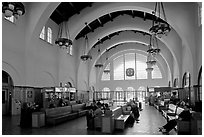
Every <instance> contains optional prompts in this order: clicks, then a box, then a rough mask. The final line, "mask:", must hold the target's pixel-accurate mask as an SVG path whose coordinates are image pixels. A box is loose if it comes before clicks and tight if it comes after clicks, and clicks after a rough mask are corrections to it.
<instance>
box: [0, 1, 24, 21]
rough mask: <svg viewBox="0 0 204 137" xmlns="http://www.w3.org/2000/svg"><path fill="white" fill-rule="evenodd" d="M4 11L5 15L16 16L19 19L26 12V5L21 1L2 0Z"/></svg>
mask: <svg viewBox="0 0 204 137" xmlns="http://www.w3.org/2000/svg"><path fill="white" fill-rule="evenodd" d="M2 12H3V13H4V16H5V17H11V16H14V17H15V18H16V19H18V17H19V16H21V15H23V14H24V13H25V7H24V5H23V3H21V2H2Z"/></svg>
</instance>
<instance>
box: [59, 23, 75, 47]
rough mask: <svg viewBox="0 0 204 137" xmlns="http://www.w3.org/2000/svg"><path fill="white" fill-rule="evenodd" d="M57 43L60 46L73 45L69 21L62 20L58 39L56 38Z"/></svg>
mask: <svg viewBox="0 0 204 137" xmlns="http://www.w3.org/2000/svg"><path fill="white" fill-rule="evenodd" d="M55 44H57V45H58V46H59V47H60V48H66V49H67V48H68V47H69V46H70V45H72V40H71V39H70V36H69V29H68V27H67V22H65V21H64V22H62V23H61V24H60V25H59V32H58V35H57V39H56V40H55Z"/></svg>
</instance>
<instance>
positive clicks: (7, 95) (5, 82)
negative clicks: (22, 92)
mask: <svg viewBox="0 0 204 137" xmlns="http://www.w3.org/2000/svg"><path fill="white" fill-rule="evenodd" d="M12 92H13V80H12V78H11V77H10V75H9V74H8V73H7V72H5V71H2V115H11V109H12V108H11V105H12V103H11V98H12Z"/></svg>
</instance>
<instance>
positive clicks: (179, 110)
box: [169, 104, 184, 115]
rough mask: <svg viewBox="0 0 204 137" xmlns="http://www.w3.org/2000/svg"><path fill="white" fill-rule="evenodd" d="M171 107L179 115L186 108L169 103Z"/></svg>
mask: <svg viewBox="0 0 204 137" xmlns="http://www.w3.org/2000/svg"><path fill="white" fill-rule="evenodd" d="M169 109H170V110H171V111H172V112H175V113H176V114H177V115H179V114H180V113H181V112H182V111H183V110H184V109H183V108H181V107H177V106H176V105H174V104H169Z"/></svg>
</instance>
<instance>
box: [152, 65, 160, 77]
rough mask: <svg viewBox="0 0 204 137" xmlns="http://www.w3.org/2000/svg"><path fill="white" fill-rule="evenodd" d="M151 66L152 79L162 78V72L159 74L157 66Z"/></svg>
mask: <svg viewBox="0 0 204 137" xmlns="http://www.w3.org/2000/svg"><path fill="white" fill-rule="evenodd" d="M153 68H154V69H153V71H152V79H159V78H162V74H161V71H160V69H159V67H158V66H157V65H154V67H153Z"/></svg>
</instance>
